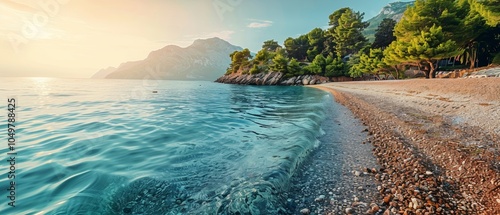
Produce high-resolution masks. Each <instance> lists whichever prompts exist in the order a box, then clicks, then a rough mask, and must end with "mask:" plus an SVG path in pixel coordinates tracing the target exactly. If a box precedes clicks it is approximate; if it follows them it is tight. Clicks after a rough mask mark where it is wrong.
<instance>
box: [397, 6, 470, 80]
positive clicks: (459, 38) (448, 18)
mask: <svg viewBox="0 0 500 215" xmlns="http://www.w3.org/2000/svg"><path fill="white" fill-rule="evenodd" d="M461 12H463V11H462V8H461V7H460V5H459V4H456V2H455V0H417V1H416V2H415V4H414V6H412V7H409V8H408V9H407V10H406V11H405V13H404V15H403V17H402V19H401V21H400V22H399V23H398V24H397V25H396V27H395V29H394V35H395V36H396V38H397V40H396V41H394V42H393V43H391V45H392V47H391V50H390V52H388V54H389V55H388V56H389V58H390V59H391V60H392V61H393V62H400V63H403V64H407V65H417V66H419V67H420V68H423V71H424V72H425V74H426V77H427V78H433V77H434V72H435V70H436V67H437V66H436V63H437V61H438V60H439V59H443V58H449V57H452V56H456V55H458V54H459V48H460V45H459V44H465V41H466V40H467V37H468V35H464V34H461V33H458V32H460V29H463V28H465V22H464V21H463V20H465V18H466V17H467V16H468V14H467V13H461ZM391 45H390V46H391Z"/></svg>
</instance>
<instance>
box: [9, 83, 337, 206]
mask: <svg viewBox="0 0 500 215" xmlns="http://www.w3.org/2000/svg"><path fill="white" fill-rule="evenodd" d="M0 82H1V85H0V98H1V101H3V104H0V106H1V107H3V109H4V110H3V111H2V112H4V113H6V111H7V110H6V109H7V107H6V106H7V98H10V97H14V98H16V102H17V105H18V106H17V109H16V113H17V115H16V127H17V130H16V138H17V148H16V149H17V152H18V155H17V156H16V179H15V182H16V202H15V205H16V207H15V208H11V207H10V206H8V205H7V203H8V202H9V201H10V200H9V199H8V198H5V197H3V198H1V199H2V200H1V201H0V214H216V213H219V214H234V213H237V212H240V213H241V214H245V213H254V214H257V213H260V214H269V213H272V214H278V213H282V212H284V209H283V196H284V195H283V193H284V192H286V191H287V189H288V186H289V179H290V177H291V175H292V174H293V173H294V171H295V169H296V168H297V166H298V165H299V164H300V163H301V161H302V160H303V159H304V158H305V157H306V156H307V155H308V154H309V153H310V152H311V151H312V150H313V149H314V148H315V147H316V146H317V145H318V144H319V142H318V140H317V138H318V137H319V136H320V135H321V134H322V130H321V126H320V125H321V123H322V121H323V120H324V119H325V108H326V107H327V106H328V105H330V104H331V102H332V99H331V96H330V95H329V94H327V93H325V92H322V91H319V90H316V89H311V88H306V87H254V86H235V85H224V84H217V83H211V82H182V81H142V80H140V81H135V80H134V81H132V80H85V79H81V80H78V79H47V78H1V79H0ZM153 91H157V93H153ZM3 118H5V119H0V120H2V121H3V122H2V123H0V124H6V123H7V117H3ZM2 129H6V126H2ZM0 133H2V134H4V133H5V132H0ZM3 139H4V140H2V143H3V144H2V146H0V155H1V156H2V157H3V158H2V160H6V159H8V156H7V152H8V148H7V136H4V137H3ZM1 167H2V169H3V170H2V171H3V172H8V168H9V167H8V163H7V162H6V161H4V162H2V165H1ZM2 175H3V176H2V177H0V187H1V188H2V189H1V190H3V191H0V192H1V195H0V196H6V195H8V191H6V188H7V187H8V185H9V182H10V180H8V178H7V174H2Z"/></svg>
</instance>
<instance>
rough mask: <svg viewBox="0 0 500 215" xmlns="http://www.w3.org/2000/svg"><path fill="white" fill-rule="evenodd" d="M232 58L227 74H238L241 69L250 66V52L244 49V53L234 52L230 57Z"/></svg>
mask: <svg viewBox="0 0 500 215" xmlns="http://www.w3.org/2000/svg"><path fill="white" fill-rule="evenodd" d="M229 57H230V58H231V64H230V65H229V68H228V70H227V74H230V73H235V72H238V71H239V70H240V69H244V68H245V67H247V66H248V65H249V64H250V61H249V60H250V58H251V57H252V56H251V54H250V50H248V49H243V50H242V51H234V52H233V53H231V54H230V55H229Z"/></svg>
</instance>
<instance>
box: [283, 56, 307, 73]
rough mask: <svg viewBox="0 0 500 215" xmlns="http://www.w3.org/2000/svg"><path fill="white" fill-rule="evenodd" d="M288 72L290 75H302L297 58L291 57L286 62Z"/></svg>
mask: <svg viewBox="0 0 500 215" xmlns="http://www.w3.org/2000/svg"><path fill="white" fill-rule="evenodd" d="M287 71H288V74H289V75H290V76H294V75H303V74H302V73H301V71H302V67H301V66H300V63H299V62H298V61H297V59H295V58H292V59H291V60H290V62H288V67H287Z"/></svg>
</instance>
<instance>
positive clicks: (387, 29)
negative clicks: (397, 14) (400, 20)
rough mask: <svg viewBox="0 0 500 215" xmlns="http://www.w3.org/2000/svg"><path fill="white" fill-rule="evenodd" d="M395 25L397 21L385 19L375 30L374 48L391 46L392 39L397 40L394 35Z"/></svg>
mask: <svg viewBox="0 0 500 215" xmlns="http://www.w3.org/2000/svg"><path fill="white" fill-rule="evenodd" d="M395 26H396V21H394V20H393V19H388V18H385V19H383V20H382V22H381V23H380V25H379V26H378V28H377V30H376V31H375V40H374V41H373V44H372V48H385V47H387V46H389V44H391V43H392V41H394V40H396V37H395V36H394V27H395Z"/></svg>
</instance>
